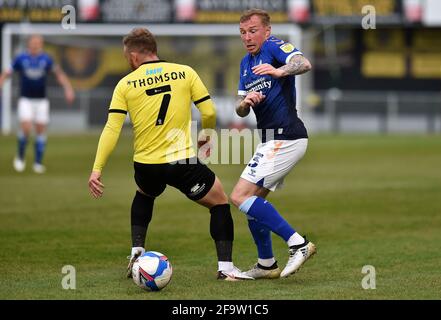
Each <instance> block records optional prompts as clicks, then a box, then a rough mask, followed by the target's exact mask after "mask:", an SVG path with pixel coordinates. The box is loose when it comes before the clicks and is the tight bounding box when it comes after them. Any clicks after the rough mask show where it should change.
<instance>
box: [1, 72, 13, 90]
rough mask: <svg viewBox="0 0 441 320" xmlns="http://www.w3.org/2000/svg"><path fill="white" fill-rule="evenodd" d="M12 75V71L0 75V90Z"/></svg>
mask: <svg viewBox="0 0 441 320" xmlns="http://www.w3.org/2000/svg"><path fill="white" fill-rule="evenodd" d="M11 75H12V71H10V70H6V71H3V73H2V74H1V75H0V88H1V87H3V83H4V82H5V80H6V79H8V78H9V77H10V76H11Z"/></svg>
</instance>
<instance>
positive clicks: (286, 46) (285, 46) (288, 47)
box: [279, 42, 294, 53]
mask: <svg viewBox="0 0 441 320" xmlns="http://www.w3.org/2000/svg"><path fill="white" fill-rule="evenodd" d="M279 48H280V49H281V50H282V51H283V52H285V53H290V52H292V51H293V50H294V46H293V45H292V44H291V43H288V42H287V43H285V44H283V45H281V46H280V47H279Z"/></svg>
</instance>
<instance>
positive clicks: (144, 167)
mask: <svg viewBox="0 0 441 320" xmlns="http://www.w3.org/2000/svg"><path fill="white" fill-rule="evenodd" d="M163 167H164V166H163V165H149V164H140V163H136V162H135V164H134V168H135V181H136V184H137V185H138V189H137V191H136V193H135V197H134V198H133V201H132V206H131V215H130V225H131V235H132V249H131V253H130V256H129V257H128V258H129V264H128V266H127V277H128V278H130V277H131V276H132V266H133V263H134V262H135V260H136V259H137V258H138V257H139V256H141V255H142V254H144V252H145V240H146V236H147V229H148V226H149V224H150V221H151V220H152V215H153V205H154V202H155V198H156V197H158V196H159V195H160V194H161V193H162V192H163V191H164V190H165V188H166V184H165V182H163V181H161V172H162V168H163Z"/></svg>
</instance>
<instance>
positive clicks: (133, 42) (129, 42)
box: [123, 28, 157, 54]
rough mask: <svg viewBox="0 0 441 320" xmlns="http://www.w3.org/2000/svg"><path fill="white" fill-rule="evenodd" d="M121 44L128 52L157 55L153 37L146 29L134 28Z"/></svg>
mask: <svg viewBox="0 0 441 320" xmlns="http://www.w3.org/2000/svg"><path fill="white" fill-rule="evenodd" d="M123 44H124V45H125V46H126V48H127V49H128V50H129V51H137V52H141V53H153V54H157V46H156V40H155V37H154V36H153V34H152V33H151V32H150V31H149V30H147V29H146V28H134V29H133V30H132V31H130V33H129V34H128V35H126V36H125V37H124V38H123Z"/></svg>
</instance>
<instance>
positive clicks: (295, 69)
mask: <svg viewBox="0 0 441 320" xmlns="http://www.w3.org/2000/svg"><path fill="white" fill-rule="evenodd" d="M311 69H312V65H311V62H309V60H308V59H306V58H305V57H304V56H303V55H301V54H296V55H294V56H293V57H292V58H291V59H290V60H289V62H288V63H287V64H285V65H284V66H281V67H280V68H278V70H282V71H283V72H284V75H283V76H288V75H299V74H304V73H306V72H308V71H310V70H311Z"/></svg>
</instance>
